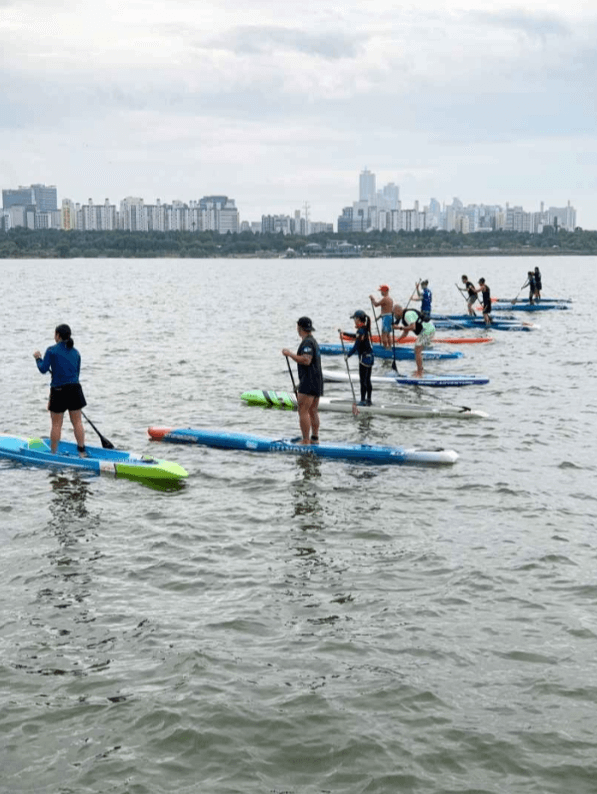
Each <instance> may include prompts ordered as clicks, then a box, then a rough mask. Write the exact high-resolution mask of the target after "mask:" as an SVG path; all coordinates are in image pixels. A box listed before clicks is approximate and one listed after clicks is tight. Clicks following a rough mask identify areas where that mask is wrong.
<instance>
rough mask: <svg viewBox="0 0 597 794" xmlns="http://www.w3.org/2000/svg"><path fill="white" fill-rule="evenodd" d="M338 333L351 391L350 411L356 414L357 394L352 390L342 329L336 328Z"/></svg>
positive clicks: (357, 410)
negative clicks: (351, 404)
mask: <svg viewBox="0 0 597 794" xmlns="http://www.w3.org/2000/svg"><path fill="white" fill-rule="evenodd" d="M338 334H339V336H340V342H341V344H342V352H343V353H344V363H345V364H346V371H347V372H348V381H349V383H350V390H351V391H352V399H353V406H352V412H353V414H354V415H355V416H356V415H357V414H358V412H359V409H358V408H357V396H356V394H355V392H354V385H353V382H352V375H351V374H350V367H349V366H348V356H347V355H346V348H345V347H344V339H343V338H342V329H341V328H338Z"/></svg>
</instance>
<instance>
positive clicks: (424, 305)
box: [411, 278, 433, 320]
mask: <svg viewBox="0 0 597 794" xmlns="http://www.w3.org/2000/svg"><path fill="white" fill-rule="evenodd" d="M419 285H420V286H421V287H422V288H423V291H422V292H421V291H419ZM415 289H416V291H417V295H416V297H415V295H414V293H413V295H412V297H411V300H413V301H421V314H422V315H423V317H424V318H425V319H426V320H429V319H430V318H431V301H432V300H433V295H432V293H431V290H430V289H429V281H428V280H427V279H426V278H425V279H423V281H417V283H416V284H415Z"/></svg>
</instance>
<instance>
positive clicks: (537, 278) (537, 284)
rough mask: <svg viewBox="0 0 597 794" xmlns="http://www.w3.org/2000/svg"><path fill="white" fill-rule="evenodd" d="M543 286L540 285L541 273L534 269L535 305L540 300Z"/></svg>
mask: <svg viewBox="0 0 597 794" xmlns="http://www.w3.org/2000/svg"><path fill="white" fill-rule="evenodd" d="M542 287H543V284H542V283H541V271H540V270H539V268H538V267H536V268H535V298H536V299H537V303H539V301H540V300H541V289H542Z"/></svg>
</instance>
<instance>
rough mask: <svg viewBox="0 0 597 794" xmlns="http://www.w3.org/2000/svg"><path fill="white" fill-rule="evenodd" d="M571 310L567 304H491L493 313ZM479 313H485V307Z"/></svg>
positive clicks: (500, 302) (499, 302)
mask: <svg viewBox="0 0 597 794" xmlns="http://www.w3.org/2000/svg"><path fill="white" fill-rule="evenodd" d="M569 308H570V306H568V304H567V303H546V302H544V301H541V303H518V302H516V303H506V302H502V301H498V302H496V303H492V304H491V310H492V312H553V311H566V310H568V309H569ZM477 311H478V312H482V311H483V307H482V306H479V307H478V308H477Z"/></svg>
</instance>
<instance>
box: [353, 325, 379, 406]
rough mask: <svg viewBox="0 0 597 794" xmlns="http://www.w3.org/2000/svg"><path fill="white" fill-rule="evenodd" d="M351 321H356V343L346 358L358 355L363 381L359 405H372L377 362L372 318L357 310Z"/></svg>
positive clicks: (360, 375)
mask: <svg viewBox="0 0 597 794" xmlns="http://www.w3.org/2000/svg"><path fill="white" fill-rule="evenodd" d="M351 319H352V320H354V325H355V328H356V329H357V334H356V339H355V343H354V345H353V346H352V347H351V348H350V350H349V351H348V353H347V354H346V358H347V359H348V358H350V357H351V356H352V355H353V354H354V353H358V355H359V379H360V381H361V402H360V403H359V405H371V393H372V391H373V387H372V385H371V369H372V367H373V362H374V361H375V357H374V355H373V348H372V347H371V318H370V317H369V315H368V314H365V312H364V311H363V310H362V309H357V311H356V312H355V313H354V314H353V315H352V317H351Z"/></svg>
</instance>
